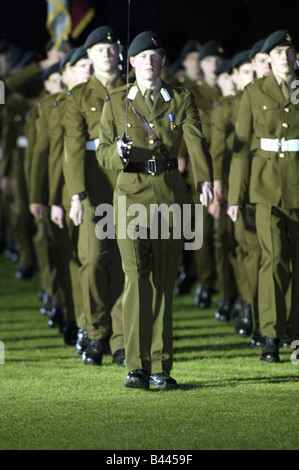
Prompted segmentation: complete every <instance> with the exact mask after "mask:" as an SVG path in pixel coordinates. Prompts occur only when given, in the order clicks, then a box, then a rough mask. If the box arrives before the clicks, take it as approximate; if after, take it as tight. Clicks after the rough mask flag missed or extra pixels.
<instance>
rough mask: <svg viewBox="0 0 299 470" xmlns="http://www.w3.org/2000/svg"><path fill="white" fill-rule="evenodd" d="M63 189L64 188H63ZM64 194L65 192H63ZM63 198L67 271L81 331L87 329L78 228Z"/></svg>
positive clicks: (77, 322)
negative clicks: (67, 260)
mask: <svg viewBox="0 0 299 470" xmlns="http://www.w3.org/2000/svg"><path fill="white" fill-rule="evenodd" d="M64 189H65V188H64ZM65 192H66V191H65ZM65 199H66V198H63V207H64V210H65V224H66V229H67V239H68V245H69V250H70V252H71V253H70V257H69V270H70V276H71V285H72V294H73V302H74V310H75V318H76V324H77V327H78V328H81V329H82V330H86V329H87V322H86V316H85V313H84V301H83V294H82V287H81V279H80V271H79V270H80V266H81V264H80V261H79V259H78V239H79V227H76V226H75V225H74V223H73V221H72V219H70V217H69V213H70V205H69V203H70V202H69V198H67V200H65Z"/></svg>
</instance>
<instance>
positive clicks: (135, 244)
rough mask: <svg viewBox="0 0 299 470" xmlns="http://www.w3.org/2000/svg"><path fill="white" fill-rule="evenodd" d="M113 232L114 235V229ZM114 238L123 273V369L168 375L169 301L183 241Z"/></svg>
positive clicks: (171, 351)
mask: <svg viewBox="0 0 299 470" xmlns="http://www.w3.org/2000/svg"><path fill="white" fill-rule="evenodd" d="M116 229H117V233H118V227H117V228H116ZM148 232H149V229H147V238H146V239H140V238H137V239H136V240H133V239H132V238H131V237H129V236H127V237H126V238H124V239H120V238H119V237H118V245H119V249H120V253H121V258H122V265H123V270H124V272H125V290H124V296H123V321H124V340H125V351H126V366H127V370H128V371H131V370H134V369H146V370H148V371H151V373H153V374H155V373H159V372H162V371H164V372H167V373H169V372H170V370H171V367H172V363H173V349H172V301H173V288H174V283H175V278H176V275H177V272H178V268H179V264H180V258H181V253H182V249H183V239H174V238H173V236H172V229H171V228H170V236H169V239H150V233H148Z"/></svg>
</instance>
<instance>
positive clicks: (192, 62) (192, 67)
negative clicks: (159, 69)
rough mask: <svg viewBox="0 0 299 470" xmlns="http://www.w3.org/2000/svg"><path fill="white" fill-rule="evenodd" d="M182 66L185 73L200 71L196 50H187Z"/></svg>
mask: <svg viewBox="0 0 299 470" xmlns="http://www.w3.org/2000/svg"><path fill="white" fill-rule="evenodd" d="M182 65H183V67H184V68H185V70H186V74H187V75H188V74H189V72H190V73H191V74H194V73H195V74H198V73H199V72H200V62H199V60H198V52H196V51H195V52H189V54H187V55H186V57H185V59H184V60H183V62H182Z"/></svg>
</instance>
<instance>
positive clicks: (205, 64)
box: [200, 56, 222, 79]
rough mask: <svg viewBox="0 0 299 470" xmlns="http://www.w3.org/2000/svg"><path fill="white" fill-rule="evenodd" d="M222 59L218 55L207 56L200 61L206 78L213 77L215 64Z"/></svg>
mask: <svg viewBox="0 0 299 470" xmlns="http://www.w3.org/2000/svg"><path fill="white" fill-rule="evenodd" d="M221 61H222V59H221V58H220V57H216V56H208V57H205V58H204V59H203V60H202V61H201V62H200V67H201V70H202V73H203V74H204V77H205V78H206V79H215V77H216V75H215V72H216V68H217V65H218V64H219V63H220V62H221Z"/></svg>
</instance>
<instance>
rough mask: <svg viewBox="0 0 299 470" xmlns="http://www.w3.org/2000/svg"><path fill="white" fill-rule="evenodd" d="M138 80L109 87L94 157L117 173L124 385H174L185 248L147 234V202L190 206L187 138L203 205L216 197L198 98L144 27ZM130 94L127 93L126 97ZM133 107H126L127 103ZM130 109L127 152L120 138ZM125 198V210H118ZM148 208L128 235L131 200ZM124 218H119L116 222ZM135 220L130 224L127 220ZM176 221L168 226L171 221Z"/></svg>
mask: <svg viewBox="0 0 299 470" xmlns="http://www.w3.org/2000/svg"><path fill="white" fill-rule="evenodd" d="M128 54H129V57H130V63H131V65H132V66H133V67H134V70H135V75H136V81H135V82H134V83H133V84H132V85H131V86H129V88H128V89H127V87H126V86H125V87H121V88H119V89H117V90H115V91H113V92H111V94H110V96H109V99H108V100H107V101H106V103H105V106H104V110H103V114H102V118H101V124H100V145H99V147H98V151H97V157H98V160H99V162H100V164H101V166H103V167H105V168H107V169H109V170H110V171H111V170H112V171H115V170H118V171H119V172H120V173H119V176H118V179H117V182H116V187H115V193H114V207H115V211H116V213H115V220H116V225H117V226H116V232H117V235H118V234H119V230H120V231H123V229H124V230H125V231H126V232H125V235H124V236H118V244H119V248H120V252H121V257H122V264H123V269H124V272H125V276H126V281H125V292H124V298H123V319H124V336H125V351H126V366H127V370H128V375H127V377H126V380H125V386H126V387H129V388H141V389H148V388H149V386H150V384H152V385H154V386H155V387H157V388H165V389H173V388H176V387H177V382H176V381H175V379H173V378H172V377H171V376H170V375H169V374H170V371H171V367H172V362H173V352H172V326H171V323H172V297H173V286H174V281H175V278H176V274H177V270H178V267H179V262H180V256H181V251H182V245H183V235H181V238H180V239H177V238H176V237H174V234H173V226H170V227H169V229H168V231H169V234H168V237H169V238H167V239H163V238H160V237H158V238H156V237H155V238H154V239H151V238H150V228H151V223H150V220H149V219H150V217H149V212H150V205H151V204H152V203H156V204H158V205H160V204H162V203H164V204H166V205H167V206H170V205H172V204H173V203H176V204H179V206H180V207H181V209H182V208H183V204H189V205H191V206H192V205H193V204H192V199H191V197H190V193H189V192H188V189H187V187H186V185H185V183H184V181H183V179H182V177H181V175H180V172H179V171H178V162H177V156H178V150H179V146H180V143H181V141H182V138H183V137H184V139H185V141H186V144H187V148H188V153H189V155H190V158H191V160H192V163H193V165H194V171H193V174H194V179H195V181H196V184H197V183H198V189H199V190H200V189H201V188H202V192H203V194H202V196H203V202H204V204H209V203H210V202H211V201H212V198H213V193H212V183H211V181H212V173H211V157H210V155H209V153H208V149H207V144H206V141H205V139H204V137H203V134H202V130H201V124H200V120H199V116H198V111H197V109H196V105H195V103H194V100H193V97H192V95H191V94H190V92H188V91H187V90H185V89H176V88H172V87H171V86H170V85H167V84H166V83H165V82H163V81H161V78H160V74H161V69H162V67H163V65H164V63H165V53H164V50H163V46H162V43H161V40H160V38H159V37H158V35H157V34H155V33H154V32H151V31H146V32H143V33H141V34H139V35H138V36H136V37H135V39H134V40H133V41H132V43H131V45H130V47H129V51H128ZM127 92H128V94H127ZM127 105H128V108H127ZM126 109H128V114H127V116H128V122H127V126H128V129H129V141H128V143H127V149H128V154H125V156H124V154H123V151H122V149H123V144H122V140H121V139H119V138H118V141H117V143H116V142H115V139H116V138H117V137H118V136H121V135H122V134H123V133H124V130H125V125H126ZM121 197H125V199H126V202H125V208H124V209H121V208H120V207H119V205H118V204H119V203H120V204H121V202H120V201H121V200H122V199H119V198H121ZM134 203H139V204H142V205H143V207H145V208H146V212H147V215H146V217H145V220H143V221H142V222H140V225H139V233H142V234H143V235H142V236H141V237H140V238H139V237H137V238H135V237H134V236H130V234H128V232H127V229H128V222H129V220H131V218H130V217H128V221H127V220H125V217H126V213H127V211H128V210H129V209H130V207H131V204H134ZM119 218H120V219H119ZM129 223H130V222H129ZM170 225H171V224H170Z"/></svg>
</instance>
